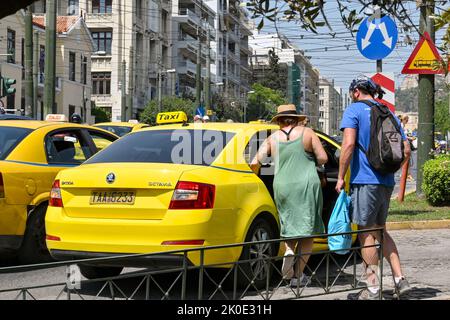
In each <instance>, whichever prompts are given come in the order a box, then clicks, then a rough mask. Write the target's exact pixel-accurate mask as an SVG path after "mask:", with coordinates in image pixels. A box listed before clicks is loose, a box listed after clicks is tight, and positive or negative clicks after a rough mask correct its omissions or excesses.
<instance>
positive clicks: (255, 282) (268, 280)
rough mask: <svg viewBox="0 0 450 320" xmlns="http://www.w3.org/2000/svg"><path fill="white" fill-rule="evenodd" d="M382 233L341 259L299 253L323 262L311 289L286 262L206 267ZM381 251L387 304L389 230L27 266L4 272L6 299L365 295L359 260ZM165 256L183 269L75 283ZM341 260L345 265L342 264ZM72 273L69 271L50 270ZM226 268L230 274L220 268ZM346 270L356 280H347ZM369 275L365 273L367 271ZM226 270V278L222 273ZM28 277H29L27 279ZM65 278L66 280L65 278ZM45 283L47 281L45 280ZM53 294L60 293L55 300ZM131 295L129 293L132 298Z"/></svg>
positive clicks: (312, 271)
mask: <svg viewBox="0 0 450 320" xmlns="http://www.w3.org/2000/svg"><path fill="white" fill-rule="evenodd" d="M367 232H372V233H373V232H377V233H379V234H380V239H381V240H380V241H379V242H376V243H375V244H374V245H371V246H365V247H362V246H359V245H356V246H353V247H352V248H349V253H348V254H347V255H345V256H341V257H340V258H338V256H337V255H336V254H335V252H336V251H337V250H324V251H316V252H311V253H308V252H298V253H297V254H295V257H296V259H302V257H303V256H305V255H310V256H311V257H313V256H318V260H319V262H318V263H317V264H316V265H314V266H313V267H311V266H309V264H307V265H306V267H305V274H309V276H308V277H309V278H308V283H307V284H306V285H297V286H296V287H291V286H290V285H289V281H288V280H286V279H283V277H282V273H281V268H280V266H279V264H281V261H282V260H283V257H282V256H269V255H258V257H257V258H256V259H242V260H238V261H230V262H221V263H220V264H206V263H205V259H206V257H207V254H208V253H209V252H210V251H211V250H218V249H231V248H236V247H242V248H243V249H244V248H245V247H246V246H247V247H249V248H256V247H257V246H271V245H275V246H278V245H280V244H281V243H282V242H284V241H286V240H302V239H308V238H315V239H317V238H318V237H319V238H322V239H325V238H328V237H330V236H344V235H347V236H348V235H351V236H353V235H358V234H360V233H367ZM370 247H373V248H376V249H378V252H377V254H378V261H379V265H378V267H379V274H378V285H379V287H380V288H379V298H380V299H382V291H383V229H382V228H376V229H369V230H362V231H353V232H346V233H339V234H323V235H316V236H311V237H299V238H285V239H275V240H265V241H255V242H245V243H236V244H228V245H221V246H208V247H201V248H193V249H186V250H173V251H166V252H163V253H162V252H159V253H151V254H132V255H120V256H114V257H107V258H94V259H82V260H71V261H61V262H53V263H44V264H36V265H23V266H13V267H3V268H0V299H15V300H17V299H22V300H27V299H33V300H37V299H56V300H58V299H62V298H65V299H68V300H71V299H82V300H85V299H105V298H110V299H113V300H114V299H126V300H131V299H145V300H150V299H152V300H153V299H161V300H165V299H176V300H180V299H181V300H186V299H189V300H196V299H198V300H205V299H206V300H212V299H232V300H237V299H239V300H240V299H262V300H274V299H284V300H286V299H301V298H306V297H314V296H323V295H328V294H336V293H342V292H350V291H355V290H358V289H364V288H366V287H367V285H366V284H365V283H364V284H362V282H361V281H360V280H361V277H362V276H363V274H364V273H365V271H364V270H363V271H362V272H361V271H360V276H358V272H357V269H358V268H357V264H358V259H359V258H362V256H361V254H360V250H361V249H363V248H370ZM194 253H198V254H199V257H200V260H199V261H200V263H199V264H198V265H192V263H191V262H190V260H189V258H188V255H189V254H194ZM161 254H177V255H180V258H181V260H182V263H181V264H180V265H179V266H176V267H170V268H165V269H141V270H137V271H132V272H127V273H123V274H120V275H118V276H114V277H105V278H98V279H92V280H81V278H78V277H75V278H74V277H73V272H72V271H71V270H77V268H78V267H75V265H76V264H89V265H96V264H102V265H105V263H112V262H114V261H118V260H120V261H126V260H127V259H136V258H149V257H152V256H160V255H161ZM339 260H343V262H342V261H339ZM254 264H257V265H259V266H260V268H259V270H260V271H265V272H264V273H263V275H264V277H263V278H261V273H256V274H255V273H252V272H249V271H248V268H246V267H248V266H250V265H254ZM57 267H66V269H64V270H60V269H55V270H53V271H50V270H51V269H49V268H57ZM221 267H223V268H226V269H224V270H221V269H217V268H221ZM42 269H45V270H46V273H47V272H48V273H51V274H54V273H55V272H60V274H59V276H60V278H61V279H64V280H60V281H53V282H51V283H39V284H35V285H24V286H19V287H11V288H2V287H3V286H4V284H5V282H4V280H2V278H4V277H6V276H8V275H9V276H11V274H15V273H20V274H21V275H22V277H21V279H22V281H21V282H24V281H23V279H26V278H27V277H26V276H25V275H26V274H27V273H28V272H40V271H42ZM346 269H350V270H351V274H346V273H345V272H344V271H347V270H346ZM363 269H364V268H363ZM218 270H220V272H218ZM22 273H23V274H22ZM64 276H65V277H64ZM39 278H42V275H41V276H40V277H39ZM49 290H54V291H53V293H52V294H51V295H49V294H48V291H49ZM127 291H128V293H126V292H127Z"/></svg>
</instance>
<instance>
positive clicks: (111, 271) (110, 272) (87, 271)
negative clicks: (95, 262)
mask: <svg viewBox="0 0 450 320" xmlns="http://www.w3.org/2000/svg"><path fill="white" fill-rule="evenodd" d="M78 266H79V267H80V272H81V274H82V275H83V276H84V277H85V278H87V279H89V280H91V279H100V278H112V277H116V276H118V275H119V274H120V273H121V272H122V270H123V268H122V267H97V266H88V265H83V264H80V265H78Z"/></svg>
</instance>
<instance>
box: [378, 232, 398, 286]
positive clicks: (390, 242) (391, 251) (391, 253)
mask: <svg viewBox="0 0 450 320" xmlns="http://www.w3.org/2000/svg"><path fill="white" fill-rule="evenodd" d="M376 228H383V256H384V257H385V258H386V260H387V261H388V262H389V264H390V266H391V269H392V274H393V275H394V277H395V278H401V277H403V272H402V268H401V264H400V256H399V254H398V250H397V246H396V245H395V242H394V239H392V237H391V236H390V234H389V233H388V232H387V230H386V225H382V226H376ZM376 238H377V240H378V242H380V243H381V235H380V234H379V233H378V232H377V233H376Z"/></svg>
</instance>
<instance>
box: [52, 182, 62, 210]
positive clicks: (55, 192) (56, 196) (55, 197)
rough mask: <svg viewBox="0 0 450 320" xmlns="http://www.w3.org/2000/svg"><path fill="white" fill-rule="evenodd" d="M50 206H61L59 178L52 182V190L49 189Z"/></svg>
mask: <svg viewBox="0 0 450 320" xmlns="http://www.w3.org/2000/svg"><path fill="white" fill-rule="evenodd" d="M49 206H50V207H60V208H62V207H63V202H62V197H61V188H60V185H59V180H55V181H54V182H53V186H52V190H51V191H50V202H49Z"/></svg>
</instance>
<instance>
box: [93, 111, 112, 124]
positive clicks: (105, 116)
mask: <svg viewBox="0 0 450 320" xmlns="http://www.w3.org/2000/svg"><path fill="white" fill-rule="evenodd" d="M91 115H92V116H94V117H95V123H100V122H109V121H111V113H108V112H106V111H105V110H103V109H100V108H96V107H92V108H91Z"/></svg>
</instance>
